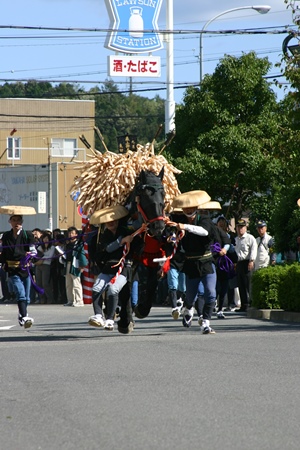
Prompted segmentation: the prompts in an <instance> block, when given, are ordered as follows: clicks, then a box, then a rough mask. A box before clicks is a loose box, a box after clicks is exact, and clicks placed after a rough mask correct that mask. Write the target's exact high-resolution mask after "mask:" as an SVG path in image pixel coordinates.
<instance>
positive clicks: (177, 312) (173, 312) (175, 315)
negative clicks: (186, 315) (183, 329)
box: [172, 306, 181, 320]
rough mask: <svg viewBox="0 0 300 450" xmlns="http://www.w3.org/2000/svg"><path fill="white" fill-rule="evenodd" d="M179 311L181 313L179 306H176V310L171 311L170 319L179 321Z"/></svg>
mask: <svg viewBox="0 0 300 450" xmlns="http://www.w3.org/2000/svg"><path fill="white" fill-rule="evenodd" d="M180 311H181V308H180V307H179V306H177V307H176V308H173V309H172V317H173V319H174V320H178V319H179V317H180Z"/></svg>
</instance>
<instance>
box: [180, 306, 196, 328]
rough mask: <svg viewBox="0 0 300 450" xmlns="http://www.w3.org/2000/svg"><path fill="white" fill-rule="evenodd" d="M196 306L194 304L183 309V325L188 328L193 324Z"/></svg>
mask: <svg viewBox="0 0 300 450" xmlns="http://www.w3.org/2000/svg"><path fill="white" fill-rule="evenodd" d="M194 311H195V310H194V307H193V306H192V307H191V308H190V309H188V308H184V310H183V311H182V316H183V317H182V325H183V326H184V327H186V328H190V326H191V325H192V320H193V316H194Z"/></svg>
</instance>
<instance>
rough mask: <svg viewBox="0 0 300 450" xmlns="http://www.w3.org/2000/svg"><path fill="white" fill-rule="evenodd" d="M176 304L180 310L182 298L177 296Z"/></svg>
mask: <svg viewBox="0 0 300 450" xmlns="http://www.w3.org/2000/svg"><path fill="white" fill-rule="evenodd" d="M176 306H177V307H178V308H180V311H181V310H182V308H183V300H182V298H179V299H178V300H177V303H176Z"/></svg>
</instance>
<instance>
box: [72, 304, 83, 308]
mask: <svg viewBox="0 0 300 450" xmlns="http://www.w3.org/2000/svg"><path fill="white" fill-rule="evenodd" d="M72 306H76V308H78V307H79V306H84V303H73V305H72Z"/></svg>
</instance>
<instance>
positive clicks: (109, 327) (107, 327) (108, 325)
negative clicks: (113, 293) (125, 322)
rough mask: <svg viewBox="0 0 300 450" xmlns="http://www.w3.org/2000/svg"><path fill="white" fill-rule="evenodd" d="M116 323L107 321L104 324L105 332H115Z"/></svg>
mask: <svg viewBox="0 0 300 450" xmlns="http://www.w3.org/2000/svg"><path fill="white" fill-rule="evenodd" d="M114 324H115V322H114V321H113V320H111V319H107V320H106V321H105V323H104V330H108V331H113V329H114Z"/></svg>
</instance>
